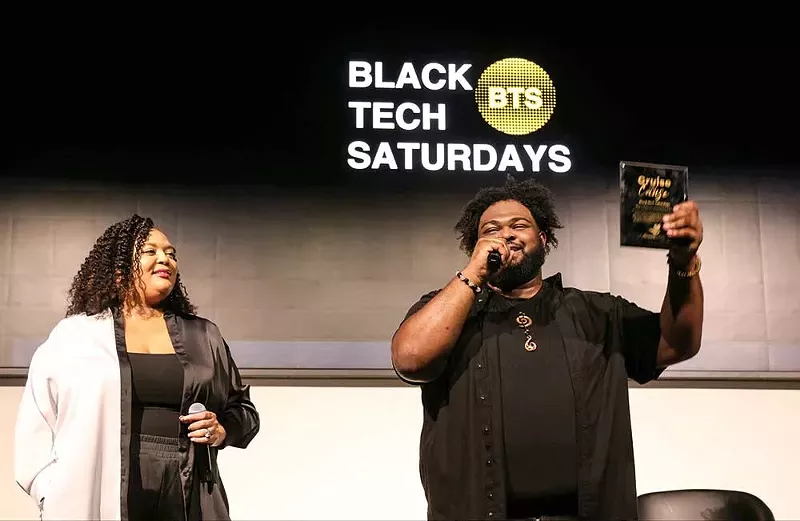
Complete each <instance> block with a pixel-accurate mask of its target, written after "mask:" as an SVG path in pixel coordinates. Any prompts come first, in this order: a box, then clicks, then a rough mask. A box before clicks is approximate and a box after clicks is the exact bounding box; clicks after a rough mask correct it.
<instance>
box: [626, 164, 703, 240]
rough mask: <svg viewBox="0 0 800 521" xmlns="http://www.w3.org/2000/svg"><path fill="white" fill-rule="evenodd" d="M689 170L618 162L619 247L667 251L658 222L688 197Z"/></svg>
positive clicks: (664, 235)
mask: <svg viewBox="0 0 800 521" xmlns="http://www.w3.org/2000/svg"><path fill="white" fill-rule="evenodd" d="M688 182H689V168H688V167H685V166H674V165H659V164H654V163H636V162H632V161H620V163H619V183H620V186H619V188H620V219H621V220H620V244H621V245H622V246H634V247H640V248H660V249H665V250H666V249H669V248H670V247H671V246H672V245H673V244H674V241H673V239H670V238H669V237H667V234H666V233H665V232H664V230H663V229H662V227H661V222H662V221H661V219H662V218H663V217H664V215H666V214H668V213H670V212H672V208H673V206H675V205H676V204H678V203H681V202H683V201H686V199H687V198H688Z"/></svg>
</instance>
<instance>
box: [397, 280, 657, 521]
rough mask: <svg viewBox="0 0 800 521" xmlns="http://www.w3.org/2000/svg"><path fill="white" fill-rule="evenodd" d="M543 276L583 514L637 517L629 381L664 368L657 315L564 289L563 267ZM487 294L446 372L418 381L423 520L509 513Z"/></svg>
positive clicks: (584, 516)
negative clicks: (571, 420)
mask: <svg viewBox="0 0 800 521" xmlns="http://www.w3.org/2000/svg"><path fill="white" fill-rule="evenodd" d="M547 282H548V283H550V284H552V287H553V288H554V289H555V291H553V292H552V303H551V305H552V306H553V308H552V309H553V314H554V316H555V323H556V324H557V327H558V330H559V332H560V334H561V336H562V337H563V340H564V348H565V351H566V355H567V364H568V366H569V376H570V379H571V385H572V387H573V391H574V397H575V424H576V441H577V461H578V469H577V475H578V512H579V515H580V517H581V518H582V519H592V520H602V521H607V520H609V519H615V520H632V519H637V517H638V514H637V508H636V483H635V473H634V461H633V440H632V435H631V421H630V409H629V403H628V385H627V380H628V378H631V379H633V380H635V381H637V382H639V383H645V382H648V381H650V380H653V379H655V378H657V377H658V376H659V375H660V374H661V371H662V370H661V369H659V368H658V367H657V364H656V355H657V351H658V343H659V339H660V336H661V332H660V324H659V315H658V313H654V312H652V311H648V310H645V309H642V308H640V307H639V306H637V305H635V304H633V303H631V302H628V301H627V300H625V299H623V298H621V297H618V296H614V295H611V294H609V293H600V292H593V291H582V290H578V289H575V288H564V287H563V285H562V282H561V275H560V274H556V275H554V276H552V277H550V278H548V279H547ZM437 292H438V291H433V292H431V293H428V294H427V295H425V296H423V297H422V299H420V301H419V302H417V303H416V304H415V305H414V306H413V307H412V308H411V309H410V310H409V313H408V316H411V315H412V314H413V313H415V312H416V311H418V310H419V309H421V308H422V307H423V306H424V305H425V304H426V303H427V302H429V301H430V300H431V299H432V298H433V296H434V295H435V294H436V293H437ZM491 298H492V294H491V292H481V293H480V294H479V296H478V298H477V299H476V301H475V304H474V305H473V308H472V310H471V313H470V317H469V319H468V320H467V321H466V323H465V325H464V328H463V330H462V333H461V336H460V338H459V340H458V342H457V343H456V345H455V346H454V348H453V350H452V351H451V353H450V355H449V359H448V364H447V367H446V368H445V370H444V372H443V373H442V374H441V375H440V376H439V377H438V378H437V379H436V380H434V381H432V382H430V383H426V384H423V385H422V404H423V410H424V416H423V425H422V433H421V436H420V465H419V468H420V477H421V480H422V486H423V489H424V490H425V496H426V498H427V500H428V518H429V519H506V515H507V510H506V507H507V504H506V501H507V497H506V492H507V489H506V473H505V469H506V462H505V461H504V459H505V456H504V454H505V451H504V446H503V441H504V437H503V415H502V408H501V406H500V403H501V396H500V394H501V385H500V377H499V376H500V372H499V371H500V369H499V367H500V358H499V353H498V350H497V345H498V344H497V342H496V340H495V339H491V338H485V337H484V336H485V335H484V328H483V323H484V318H485V308H486V306H487V300H488V299H491ZM545 428H546V427H545Z"/></svg>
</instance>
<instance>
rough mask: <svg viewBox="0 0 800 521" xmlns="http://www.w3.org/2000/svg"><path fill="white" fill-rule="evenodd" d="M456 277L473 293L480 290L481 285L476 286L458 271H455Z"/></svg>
mask: <svg viewBox="0 0 800 521" xmlns="http://www.w3.org/2000/svg"><path fill="white" fill-rule="evenodd" d="M456 277H458V280H460V281H461V282H463V283H464V284H466V285H467V286H469V289H471V290H472V291H473V292H475V294H478V293H480V292H481V287H480V286H476V285H475V284H474V283H473V282H472V281H471V280H469V279H468V278H467V277H465V276H464V274H463V273H461V272H460V271H457V272H456Z"/></svg>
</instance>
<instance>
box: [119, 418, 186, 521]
mask: <svg viewBox="0 0 800 521" xmlns="http://www.w3.org/2000/svg"><path fill="white" fill-rule="evenodd" d="M180 459H181V453H180V452H179V451H178V439H177V438H165V437H161V436H151V435H147V434H139V435H134V436H133V439H132V440H131V474H130V486H129V488H128V516H129V519H130V521H160V520H163V521H183V520H186V521H200V519H201V516H200V495H199V480H193V481H194V482H195V486H194V487H193V490H192V491H191V493H190V494H189V497H188V498H184V495H183V488H182V486H181V476H180Z"/></svg>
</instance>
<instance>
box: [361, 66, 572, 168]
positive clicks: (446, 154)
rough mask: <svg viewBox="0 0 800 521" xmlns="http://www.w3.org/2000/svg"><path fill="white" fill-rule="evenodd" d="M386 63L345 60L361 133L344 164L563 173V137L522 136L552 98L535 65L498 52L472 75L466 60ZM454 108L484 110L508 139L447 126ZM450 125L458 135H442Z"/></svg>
mask: <svg viewBox="0 0 800 521" xmlns="http://www.w3.org/2000/svg"><path fill="white" fill-rule="evenodd" d="M387 69H388V67H385V64H384V63H383V62H380V61H378V62H366V61H350V62H348V71H347V72H348V87H349V88H350V89H351V90H352V91H354V92H358V93H359V96H360V98H361V99H351V100H349V101H348V102H347V107H348V109H349V115H350V122H351V124H352V125H353V128H354V129H355V130H356V132H357V134H358V135H359V138H358V139H356V140H354V141H352V142H350V143H349V144H348V145H347V165H348V166H349V167H350V168H353V169H355V170H367V169H369V170H390V171H391V170H402V171H419V170H422V171H429V172H436V171H442V170H446V171H460V172H481V171H498V172H512V171H513V172H532V173H536V172H541V171H546V170H548V171H551V172H554V173H565V172H568V171H569V170H570V168H571V167H572V161H571V159H570V157H569V156H570V151H569V148H568V147H567V146H566V145H564V144H562V143H545V142H543V141H542V142H539V143H536V142H531V141H529V140H528V139H527V138H523V137H524V136H528V135H529V134H531V133H533V132H535V131H537V130H540V129H541V128H542V127H543V126H544V125H545V124H546V123H547V122H548V121H549V120H550V118H551V117H552V115H553V111H554V109H555V105H556V91H555V87H554V86H553V82H552V80H551V78H550V76H549V74H547V72H546V71H545V70H544V69H542V68H541V67H540V66H539V65H537V64H535V63H533V62H531V61H528V60H525V59H522V58H506V59H502V60H499V61H497V62H495V63H492V64H491V65H489V66H488V67H486V68H485V69H484V70H483V72H482V73H481V75H480V77H479V78H478V79H477V82H474V67H473V64H472V63H423V64H421V65H420V64H414V63H412V62H405V63H403V64H402V65H401V66H400V67H399V68H395V69H394V71H392V72H387ZM473 83H475V84H476V87H475V88H473V86H472V85H473ZM423 93H424V94H423ZM466 93H472V96H470V97H467V96H465V94H466ZM370 94H372V96H370ZM370 98H372V99H370ZM470 98H472V99H470ZM423 100H424V101H423ZM473 103H474V104H473ZM475 105H477V108H478V110H477V111H476V110H475ZM452 114H457V116H458V121H460V122H462V123H464V122H466V123H470V120H474V119H475V118H478V117H480V118H483V120H484V121H485V122H486V123H488V124H489V125H490V126H491V127H492V128H494V129H495V130H497V131H499V132H500V133H502V134H504V135H505V136H511V137H512V138H513V139H514V140H513V141H512V142H508V143H506V144H501V145H499V146H498V145H497V144H496V143H494V144H490V143H486V140H492V141H494V140H495V139H496V136H497V134H494V133H493V132H491V131H488V132H487V131H478V133H477V135H476V136H475V141H476V142H475V141H473V140H472V139H470V140H468V142H464V139H463V136H464V134H465V131H464V129H463V128H458V129H455V132H453V131H452V130H451V128H450V120H451V115H452ZM478 121H480V119H478ZM482 125H483V124H480V125H479V127H482V128H486V127H483V126H482ZM454 133H457V134H458V135H459V137H460V139H458V140H452V139H447V137H448V136H449V135H450V134H454ZM420 135H422V136H425V135H431V136H432V137H431V138H430V139H420V138H419V137H418V136H420ZM412 136H413V137H412ZM443 137H444V139H442V138H443Z"/></svg>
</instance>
